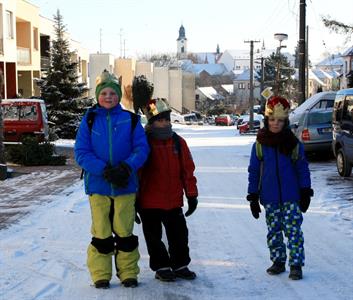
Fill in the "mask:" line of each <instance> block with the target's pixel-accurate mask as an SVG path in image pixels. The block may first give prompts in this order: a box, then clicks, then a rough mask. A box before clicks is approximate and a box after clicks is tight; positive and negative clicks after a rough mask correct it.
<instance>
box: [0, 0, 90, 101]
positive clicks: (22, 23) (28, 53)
mask: <svg viewBox="0 0 353 300" xmlns="http://www.w3.org/2000/svg"><path fill="white" fill-rule="evenodd" d="M53 25H54V21H53V20H50V19H48V18H45V17H42V16H40V8H39V7H37V6H36V5H33V4H32V3H30V2H29V1H26V0H0V69H1V71H2V72H3V74H4V87H3V90H2V91H1V95H2V97H3V98H14V97H16V96H21V97H25V98H27V97H31V96H39V95H40V91H39V89H38V87H37V85H36V83H35V79H36V78H40V77H41V76H42V73H43V72H45V71H46V70H47V69H48V68H49V65H50V60H49V50H50V45H51V41H52V40H53V39H55V32H54V28H53ZM66 38H67V39H68V40H69V43H70V50H71V51H73V57H72V58H73V60H74V61H76V62H77V63H78V68H77V76H78V77H79V82H85V83H87V84H88V83H89V80H88V60H89V54H88V51H87V50H86V49H84V48H82V47H81V45H80V43H79V42H77V41H74V40H71V38H70V36H69V34H67V36H66Z"/></svg>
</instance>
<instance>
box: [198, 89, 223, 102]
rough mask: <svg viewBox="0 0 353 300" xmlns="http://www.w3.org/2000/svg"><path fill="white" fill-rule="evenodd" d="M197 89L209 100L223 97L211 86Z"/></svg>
mask: <svg viewBox="0 0 353 300" xmlns="http://www.w3.org/2000/svg"><path fill="white" fill-rule="evenodd" d="M198 90H199V91H200V92H201V93H202V94H204V95H205V96H206V97H207V98H209V99H211V100H219V99H223V98H224V97H223V96H222V95H220V94H218V93H217V91H216V90H215V89H214V88H213V87H212V86H204V87H199V88H198Z"/></svg>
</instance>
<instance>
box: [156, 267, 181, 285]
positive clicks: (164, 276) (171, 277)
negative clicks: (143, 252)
mask: <svg viewBox="0 0 353 300" xmlns="http://www.w3.org/2000/svg"><path fill="white" fill-rule="evenodd" d="M155 278H156V279H158V280H160V281H166V282H171V281H175V278H176V277H175V274H174V272H173V271H172V270H171V269H161V270H157V271H156V275H155Z"/></svg>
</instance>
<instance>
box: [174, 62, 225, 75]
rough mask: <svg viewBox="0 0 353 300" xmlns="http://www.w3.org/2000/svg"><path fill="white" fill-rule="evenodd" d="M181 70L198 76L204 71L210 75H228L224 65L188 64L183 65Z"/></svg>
mask: <svg viewBox="0 0 353 300" xmlns="http://www.w3.org/2000/svg"><path fill="white" fill-rule="evenodd" d="M181 68H182V69H183V70H184V71H186V72H191V73H195V74H200V73H201V72H202V71H206V72H207V73H208V74H210V75H223V74H225V73H228V71H227V69H226V67H225V66H224V64H189V63H185V64H183V65H182V66H181Z"/></svg>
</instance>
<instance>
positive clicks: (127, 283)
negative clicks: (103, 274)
mask: <svg viewBox="0 0 353 300" xmlns="http://www.w3.org/2000/svg"><path fill="white" fill-rule="evenodd" d="M122 284H123V286H124V287H126V288H135V287H137V286H138V282H137V279H136V278H127V279H125V280H124V281H123V282H122Z"/></svg>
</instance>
